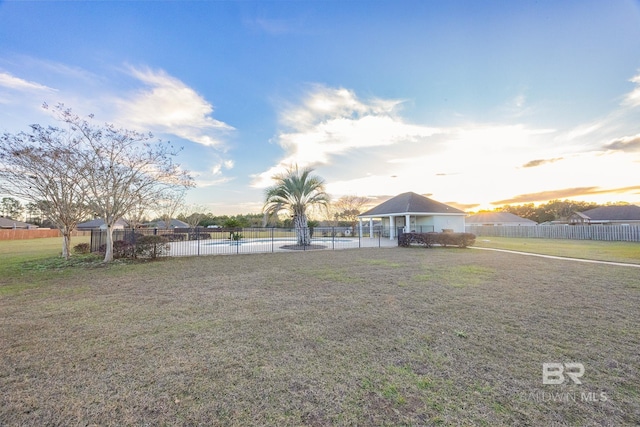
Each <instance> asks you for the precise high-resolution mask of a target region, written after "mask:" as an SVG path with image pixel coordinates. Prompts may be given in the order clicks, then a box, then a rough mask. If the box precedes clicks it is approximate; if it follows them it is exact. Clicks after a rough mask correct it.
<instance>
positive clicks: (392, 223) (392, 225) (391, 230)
mask: <svg viewBox="0 0 640 427" xmlns="http://www.w3.org/2000/svg"><path fill="white" fill-rule="evenodd" d="M395 228H396V217H394V216H390V217H389V240H393V239H395V238H396V230H395Z"/></svg>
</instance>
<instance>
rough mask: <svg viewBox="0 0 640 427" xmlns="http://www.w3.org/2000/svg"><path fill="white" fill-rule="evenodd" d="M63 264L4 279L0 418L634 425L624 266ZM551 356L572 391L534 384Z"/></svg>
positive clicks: (532, 262) (631, 309)
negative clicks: (571, 377) (573, 377)
mask: <svg viewBox="0 0 640 427" xmlns="http://www.w3.org/2000/svg"><path fill="white" fill-rule="evenodd" d="M70 271H71V272H69V271H67V272H65V273H64V274H62V275H58V276H56V275H51V276H49V277H46V276H42V275H37V276H34V277H37V280H38V286H37V287H34V288H30V287H20V284H21V283H23V282H24V281H25V280H26V281H28V280H31V279H30V278H29V274H31V273H25V274H26V276H22V277H20V278H15V277H14V278H13V279H11V280H5V281H4V282H2V284H0V288H2V287H4V286H10V287H14V291H13V292H11V293H6V294H5V295H2V294H0V320H1V322H2V325H3V327H2V329H1V330H0V352H1V354H2V355H3V363H2V365H1V366H0V389H1V390H2V394H1V397H0V424H1V425H45V424H50V425H78V424H83V425H87V424H89V425H91V424H98V425H142V424H150V425H196V424H197V425H200V424H201V425H221V426H222V425H224V426H228V425H237V426H245V425H278V426H281V425H291V426H299V425H311V426H314V425H318V426H320V425H491V426H495V425H549V424H551V423H554V422H556V423H560V424H558V425H563V423H564V424H566V425H576V424H579V425H607V424H614V425H635V424H638V423H640V403H639V402H640V399H639V398H638V397H639V396H638V389H640V375H639V373H638V366H640V357H639V356H638V351H637V349H638V347H639V345H640V331H639V330H638V327H637V325H638V324H640V313H639V310H638V309H637V307H638V306H639V303H640V289H639V287H638V280H637V279H638V271H637V269H633V268H624V267H614V266H607V265H591V264H589V265H585V264H582V263H572V262H567V261H559V260H548V259H540V258H533V257H522V256H518V255H512V254H507V253H497V252H488V251H473V250H460V249H431V250H424V249H396V248H392V249H361V250H348V251H313V252H295V253H278V254H257V255H237V256H217V257H201V258H181V259H169V260H163V261H161V262H152V263H145V264H131V265H128V264H121V265H116V266H113V267H108V268H93V269H86V268H83V269H78V268H75V269H71V270H70ZM33 274H39V273H37V272H34V273H33ZM567 361H576V362H581V363H583V364H584V365H585V375H584V377H583V385H581V386H577V385H572V384H566V385H564V386H551V385H543V384H542V376H541V369H542V363H544V362H567ZM544 392H546V393H550V392H562V393H565V395H566V396H573V395H574V393H577V396H578V400H577V401H575V402H574V401H569V402H554V401H544V395H541V394H540V393H544ZM581 392H598V393H600V392H604V393H605V395H606V396H607V397H608V399H607V400H606V401H598V402H593V401H590V402H586V401H581V400H580V393H581ZM541 396H542V400H541V399H540V397H541Z"/></svg>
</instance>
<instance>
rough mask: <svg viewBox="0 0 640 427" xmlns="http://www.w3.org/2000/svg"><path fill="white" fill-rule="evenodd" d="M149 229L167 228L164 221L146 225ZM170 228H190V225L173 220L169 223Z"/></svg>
mask: <svg viewBox="0 0 640 427" xmlns="http://www.w3.org/2000/svg"><path fill="white" fill-rule="evenodd" d="M145 225H146V226H147V227H156V228H167V226H166V225H165V224H164V221H155V222H150V223H148V224H145ZM169 228H189V224H187V223H186V222H184V221H180V220H179V219H172V220H171V221H169Z"/></svg>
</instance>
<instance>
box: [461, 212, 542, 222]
mask: <svg viewBox="0 0 640 427" xmlns="http://www.w3.org/2000/svg"><path fill="white" fill-rule="evenodd" d="M493 223H499V224H507V223H519V224H525V223H526V224H537V222H535V221H532V220H530V219H527V218H522V217H519V216H518V215H515V214H512V213H511V212H480V213H477V214H475V215H470V216H468V217H467V218H466V219H465V224H467V225H471V224H493Z"/></svg>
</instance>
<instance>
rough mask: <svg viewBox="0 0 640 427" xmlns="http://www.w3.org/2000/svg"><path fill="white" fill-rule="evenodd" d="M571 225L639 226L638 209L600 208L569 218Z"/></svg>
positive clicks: (626, 207)
mask: <svg viewBox="0 0 640 427" xmlns="http://www.w3.org/2000/svg"><path fill="white" fill-rule="evenodd" d="M569 224H571V225H595V224H600V225H602V224H606V225H640V207H638V206H636V205H614V206H601V207H599V208H594V209H589V210H588V211H584V212H574V213H573V214H571V216H570V217H569Z"/></svg>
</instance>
